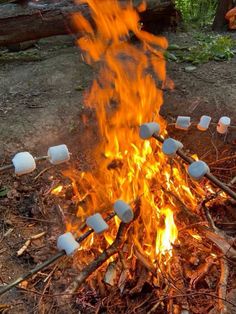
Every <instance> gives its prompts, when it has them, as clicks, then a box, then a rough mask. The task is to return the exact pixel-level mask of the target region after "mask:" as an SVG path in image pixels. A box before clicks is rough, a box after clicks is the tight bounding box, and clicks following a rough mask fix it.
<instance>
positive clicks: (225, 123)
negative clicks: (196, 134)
mask: <svg viewBox="0 0 236 314" xmlns="http://www.w3.org/2000/svg"><path fill="white" fill-rule="evenodd" d="M230 123H231V119H230V118H229V117H221V118H220V120H219V122H218V124H217V128H216V129H217V132H218V133H220V134H225V133H227V131H228V127H229V126H230Z"/></svg>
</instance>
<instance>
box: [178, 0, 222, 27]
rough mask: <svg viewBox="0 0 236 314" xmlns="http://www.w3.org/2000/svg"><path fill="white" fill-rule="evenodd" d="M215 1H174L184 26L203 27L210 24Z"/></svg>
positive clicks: (214, 10)
mask: <svg viewBox="0 0 236 314" xmlns="http://www.w3.org/2000/svg"><path fill="white" fill-rule="evenodd" d="M217 3H218V1H217V0H175V6H176V8H177V9H178V10H179V11H180V13H181V15H182V18H183V22H184V24H185V25H186V26H189V25H192V26H196V27H199V26H200V27H203V26H206V25H209V24H211V23H212V21H213V18H214V16H215V12H216V7H217Z"/></svg>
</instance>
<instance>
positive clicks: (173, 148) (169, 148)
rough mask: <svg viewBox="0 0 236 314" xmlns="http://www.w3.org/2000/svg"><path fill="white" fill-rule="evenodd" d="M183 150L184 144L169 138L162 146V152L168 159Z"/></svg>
mask: <svg viewBox="0 0 236 314" xmlns="http://www.w3.org/2000/svg"><path fill="white" fill-rule="evenodd" d="M181 148H183V144H182V143H181V142H179V141H177V140H175V139H173V138H167V139H166V140H165V141H164V143H163V145H162V151H163V153H164V154H165V155H167V156H168V157H174V156H175V155H176V152H177V150H178V149H181Z"/></svg>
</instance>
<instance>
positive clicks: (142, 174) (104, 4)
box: [66, 0, 202, 261]
mask: <svg viewBox="0 0 236 314" xmlns="http://www.w3.org/2000/svg"><path fill="white" fill-rule="evenodd" d="M79 2H80V3H82V2H83V3H87V4H88V6H89V7H90V10H91V16H92V18H93V20H94V22H95V24H96V30H94V28H93V27H92V25H91V24H90V22H89V21H88V20H86V19H85V18H84V17H83V16H82V15H81V14H79V13H78V14H77V13H76V14H74V15H73V21H74V24H75V25H76V26H77V27H78V29H79V30H80V33H81V32H82V33H83V36H82V37H81V38H79V39H78V41H77V43H78V45H79V47H80V48H81V50H82V52H83V56H84V59H85V60H86V61H87V62H88V63H90V64H92V63H95V62H96V63H97V65H98V66H99V71H98V74H97V77H96V78H95V80H94V82H93V85H92V87H91V90H90V91H89V93H88V94H87V95H86V97H85V103H86V105H87V106H90V107H93V108H94V109H95V110H96V113H97V120H98V124H99V130H100V135H101V138H102V139H103V141H102V142H101V143H100V145H99V147H98V148H97V150H96V153H95V158H96V160H97V164H99V169H98V171H96V173H77V172H76V171H75V170H73V171H69V172H67V173H66V175H68V176H69V177H70V178H71V179H72V182H73V187H74V191H75V194H76V199H77V200H78V201H79V202H80V205H79V206H78V211H77V216H78V217H80V218H81V222H83V220H84V218H85V217H87V216H88V215H90V214H92V213H94V210H95V209H96V210H99V209H100V212H104V211H105V210H104V209H103V208H109V207H108V206H109V205H110V204H112V203H114V202H115V201H116V200H117V199H123V200H124V201H126V202H128V203H129V202H131V201H132V200H134V199H135V198H137V197H138V196H142V206H141V215H140V219H139V220H138V221H136V222H135V223H134V226H133V228H134V230H133V233H132V234H131V235H130V237H131V238H130V239H129V240H130V241H132V242H133V243H138V244H139V245H140V246H141V247H143V248H147V249H146V254H148V255H149V256H150V258H151V259H152V260H153V261H155V260H156V258H157V255H158V254H160V253H161V254H165V253H167V252H168V254H169V256H171V248H172V243H174V242H175V241H176V239H177V236H178V232H177V228H176V226H175V222H174V216H175V212H177V211H178V205H176V203H175V200H174V198H173V197H172V196H171V194H170V193H168V191H171V192H172V193H174V194H176V195H178V196H179V198H181V199H183V200H184V202H185V204H186V206H189V207H190V208H193V207H195V206H196V200H195V196H194V194H193V192H192V191H191V190H190V188H189V187H188V183H187V182H186V174H185V173H183V170H181V169H180V168H179V166H178V165H177V164H175V163H170V162H169V160H168V159H167V157H165V155H163V153H162V152H161V150H160V148H159V147H157V146H156V145H157V144H156V142H155V143H154V142H152V141H142V140H140V138H139V130H138V128H139V125H140V124H141V123H144V122H150V121H156V122H158V123H159V124H160V125H161V127H162V129H165V122H164V121H163V119H162V118H161V117H160V116H159V110H160V107H161V105H162V103H163V97H162V91H161V89H160V87H161V86H162V85H163V84H166V81H167V78H166V70H165V66H166V64H165V58H164V56H163V53H164V50H165V49H166V48H167V41H166V39H165V38H163V37H156V36H154V35H152V34H149V33H147V32H145V31H143V30H142V29H141V27H140V24H139V15H138V13H137V11H136V10H135V9H134V8H133V7H132V5H131V2H130V3H129V4H127V5H126V6H120V5H119V4H118V2H117V1H110V0H84V1H79ZM140 9H142V10H144V9H145V7H144V6H141V7H140ZM132 34H134V35H135V36H136V37H137V38H138V39H139V41H140V43H139V44H138V45H134V44H132V43H130V42H129V41H128V39H130V36H131V35H132ZM77 187H79V188H77ZM198 189H200V188H197V187H196V191H195V192H198ZM200 192H201V193H202V191H200ZM82 201H83V204H82V205H81V202H82ZM110 208H111V207H110ZM77 226H78V225H74V224H73V222H70V223H68V226H67V227H68V229H69V230H71V229H74V230H77ZM116 231H117V224H115V223H114V226H113V228H112V229H111V231H110V234H109V235H107V233H106V235H105V238H106V240H107V242H108V243H111V242H112V240H113V239H114V235H115V233H116ZM95 241H99V240H97V239H96V237H92V238H90V239H89V241H88V242H87V244H86V245H87V246H90V245H91V244H92V243H95ZM96 244H97V245H98V246H99V242H96Z"/></svg>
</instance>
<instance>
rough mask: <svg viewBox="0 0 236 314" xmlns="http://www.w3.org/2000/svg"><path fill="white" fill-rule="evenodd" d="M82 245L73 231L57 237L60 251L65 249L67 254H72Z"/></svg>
mask: <svg viewBox="0 0 236 314" xmlns="http://www.w3.org/2000/svg"><path fill="white" fill-rule="evenodd" d="M79 247H80V245H79V243H78V242H77V241H76V240H75V238H74V236H73V234H72V233H71V232H66V233H64V234H62V235H60V236H59V237H58V239H57V248H58V250H59V251H63V250H64V251H65V252H66V255H72V254H73V253H74V252H75V251H76V250H77V249H78V248H79Z"/></svg>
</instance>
